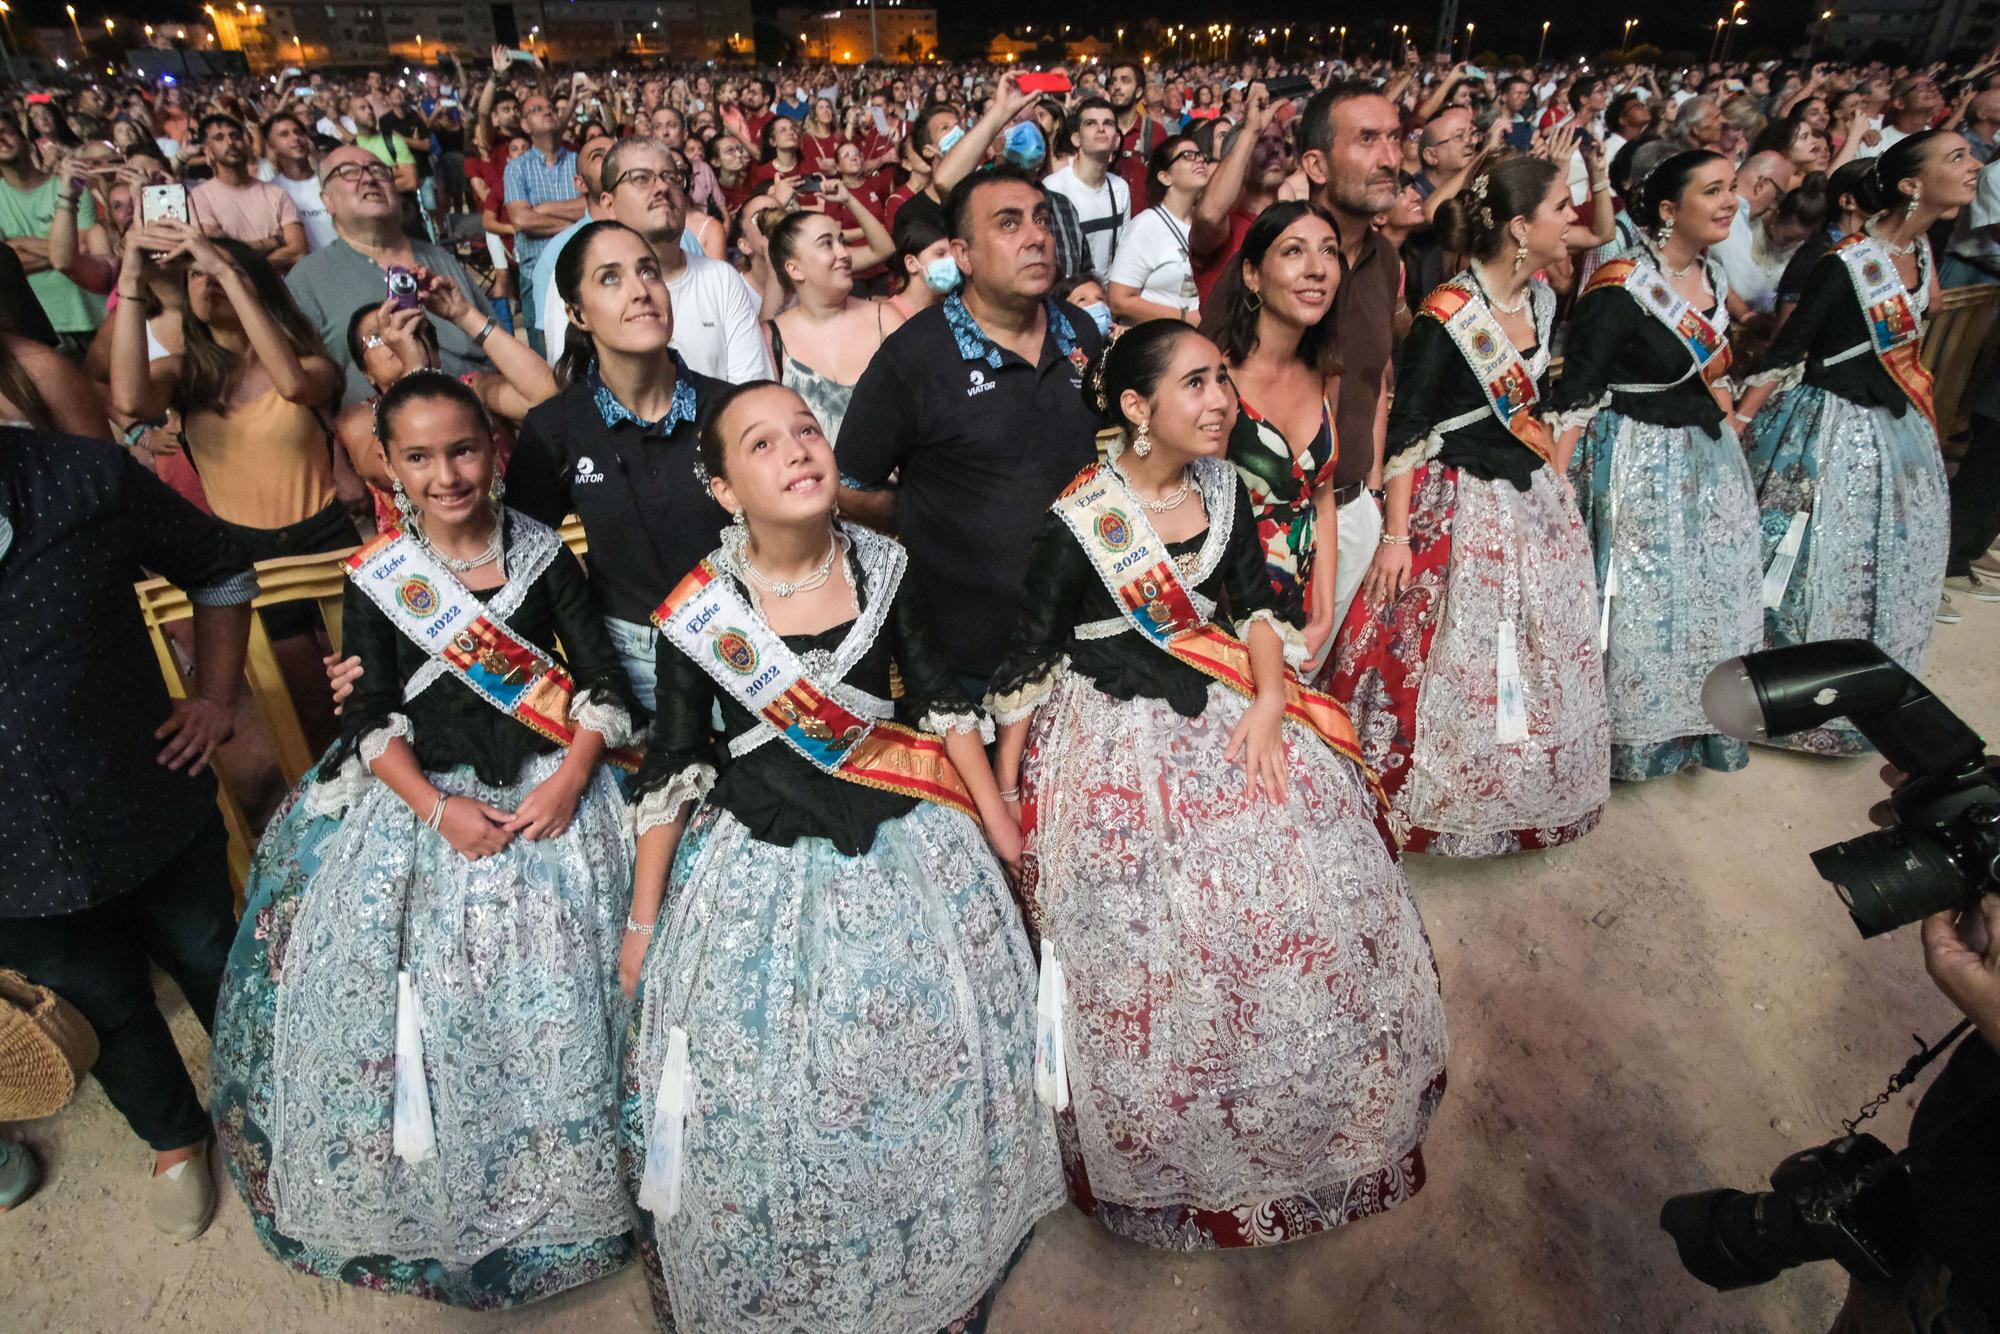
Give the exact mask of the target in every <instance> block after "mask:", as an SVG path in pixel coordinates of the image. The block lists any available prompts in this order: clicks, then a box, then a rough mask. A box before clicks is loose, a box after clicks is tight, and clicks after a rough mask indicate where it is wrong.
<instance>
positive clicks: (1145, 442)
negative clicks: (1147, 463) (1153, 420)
mask: <svg viewBox="0 0 2000 1334" xmlns="http://www.w3.org/2000/svg"><path fill="white" fill-rule="evenodd" d="M1132 452H1133V453H1134V454H1137V455H1138V456H1139V457H1140V458H1142V459H1143V458H1145V457H1146V456H1147V455H1148V454H1150V453H1152V452H1153V442H1152V441H1151V440H1149V439H1147V438H1146V423H1144V422H1140V423H1139V433H1138V434H1137V435H1135V436H1133V437H1132Z"/></svg>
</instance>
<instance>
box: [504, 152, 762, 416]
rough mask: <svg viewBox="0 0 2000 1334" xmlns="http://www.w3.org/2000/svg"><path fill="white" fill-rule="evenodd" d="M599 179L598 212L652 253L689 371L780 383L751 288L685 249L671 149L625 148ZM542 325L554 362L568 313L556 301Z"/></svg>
mask: <svg viewBox="0 0 2000 1334" xmlns="http://www.w3.org/2000/svg"><path fill="white" fill-rule="evenodd" d="M600 174H601V178H602V186H603V188H602V189H601V190H600V191H599V193H598V196H597V199H596V202H595V205H594V207H593V209H592V212H593V213H598V214H603V215H605V216H608V217H610V218H613V219H615V220H616V221H618V222H621V223H624V224H625V225H626V226H627V227H630V228H631V229H632V230H633V231H635V232H637V233H639V235H641V236H643V237H645V238H646V243H647V244H648V245H650V246H652V248H653V254H654V256H655V257H657V258H658V259H659V261H660V277H661V279H662V280H663V281H665V283H666V285H667V299H668V301H669V302H670V308H671V310H672V312H673V322H674V336H673V349H674V351H676V352H678V353H680V354H681V359H682V360H683V361H685V362H686V363H687V364H688V368H689V369H690V370H693V371H695V372H697V373H699V374H702V375H707V376H711V377H713V378H714V379H717V380H726V381H728V382H729V383H731V384H743V383H745V382H746V381H749V380H769V379H774V378H776V377H775V376H774V375H773V373H772V370H771V350H770V346H769V344H768V343H766V342H765V339H764V331H763V328H762V326H761V325H759V323H758V321H757V316H758V314H759V311H760V309H761V303H760V302H759V301H758V299H757V296H756V294H755V293H754V292H752V291H751V290H750V284H749V283H747V282H745V281H744V280H743V275H742V274H740V273H738V272H737V271H736V270H735V269H734V268H733V267H731V266H730V265H728V264H725V263H724V262H722V261H721V260H719V259H710V258H708V257H707V256H706V255H691V254H689V253H688V252H687V250H686V249H685V248H683V247H682V245H681V234H682V232H683V231H685V230H686V224H687V182H686V181H684V180H682V179H681V178H680V177H679V176H678V175H676V174H675V172H674V169H673V157H672V155H671V154H670V153H669V152H668V150H667V147H666V146H665V145H664V144H662V143H660V142H659V141H657V140H654V139H640V138H633V139H626V140H623V141H621V142H620V143H619V144H618V146H617V147H615V148H613V149H612V150H611V151H610V152H609V153H608V154H606V155H605V158H604V165H603V166H602V167H601V168H600ZM572 244H574V243H573V242H572ZM551 276H553V275H551ZM542 318H543V323H542V331H543V339H544V342H543V346H544V349H545V350H546V351H547V352H548V353H549V360H550V361H552V362H553V361H554V360H555V359H556V358H557V357H560V356H561V355H562V348H563V344H564V341H565V340H566V338H567V337H568V333H569V313H568V311H567V310H565V309H564V308H563V303H562V301H561V299H560V298H559V297H553V296H552V299H551V300H550V302H549V303H548V306H547V307H546V308H544V310H543V312H542Z"/></svg>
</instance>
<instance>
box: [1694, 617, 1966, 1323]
mask: <svg viewBox="0 0 2000 1334" xmlns="http://www.w3.org/2000/svg"><path fill="white" fill-rule="evenodd" d="M1702 705H1703V708H1704V709H1705V710H1706V711H1707V713H1708V716H1709V719H1710V721H1711V722H1713V723H1714V724H1715V725H1716V726H1717V727H1718V728H1720V729H1721V730H1722V731H1724V732H1727V733H1728V734H1730V735H1731V736H1736V737H1740V738H1742V739H1744V740H1749V741H1764V740H1768V739H1769V738H1770V737H1773V736H1783V735H1786V734H1788V733H1792V732H1797V731H1802V730H1804V729H1806V728H1809V727H1817V726H1819V725H1820V724H1821V723H1824V722H1826V721H1827V720H1828V719H1830V718H1837V717H1842V716H1845V717H1847V718H1848V719H1849V720H1850V721H1851V722H1852V723H1853V724H1854V726H1855V728H1856V729H1857V730H1859V731H1860V732H1861V734H1862V735H1863V736H1865V737H1867V738H1868V740H1869V741H1870V742H1872V743H1873V744H1874V746H1875V748H1876V749H1877V750H1879V751H1880V752H1881V753H1882V756H1883V758H1884V759H1886V760H1888V761H1889V763H1890V764H1891V765H1893V766H1895V767H1896V768H1897V769H1899V770H1901V771H1902V772H1903V773H1905V774H1907V775H1909V777H1908V781H1906V782H1904V783H1903V784H1902V785H1901V786H1899V787H1898V788H1897V789H1896V791H1895V792H1894V794H1893V795H1892V796H1891V798H1890V808H1891V810H1893V811H1894V813H1895V822H1894V824H1893V825H1891V826H1890V827H1889V828H1886V829H1878V830H1875V831H1873V832H1871V833H1867V834H1863V835H1861V836H1860V837H1858V838H1851V839H1848V840H1847V841H1845V842H1842V843H1836V844H1833V845H1832V846H1831V847H1826V848H1821V849H1820V850H1819V851H1817V852H1815V853H1813V854H1812V860H1813V866H1814V868H1815V869H1817V870H1818V871H1819V873H1820V875H1821V876H1822V877H1824V878H1825V879H1826V880H1828V881H1830V882H1832V884H1833V886H1834V888H1835V890H1836V891H1837V892H1838V893H1839V894H1840V897H1841V900H1842V902H1844V903H1845V904H1846V905H1847V910H1848V912H1849V914H1850V915H1851V916H1852V917H1853V918H1854V924H1855V926H1856V927H1857V928H1859V929H1860V931H1861V934H1862V935H1863V936H1877V935H1880V934H1882V933H1883V932H1885V931H1893V930H1894V929H1896V928H1897V927H1899V926H1905V925H1908V924H1909V923H1911V922H1917V921H1921V920H1922V919H1924V918H1925V917H1928V916H1930V915H1931V914H1932V913H1935V912H1940V911H1943V910H1945V909H1949V908H1954V907H1964V906H1971V905H1973V904H1976V902H1977V900H1978V899H1979V897H1980V896H1981V895H1983V894H1989V893H1993V892H1994V891H1995V889H1996V886H2000V782H1996V781H1995V779H1994V775H1993V773H1992V771H1991V769H1990V768H1989V767H1988V764H1987V760H1986V743H1985V741H1984V740H1983V739H1981V737H1980V736H1979V735H1978V733H1976V732H1974V731H1973V730H1972V729H1971V728H1969V727H1967V726H1966V725H1965V724H1964V723H1963V722H1962V721H1960V719H1959V718H1958V716H1957V715H1956V714H1954V713H1952V711H1951V710H1950V709H1947V708H1946V707H1945V706H1944V705H1943V704H1942V703H1941V702H1939V700H1938V698H1937V697H1936V696H1935V695H1933V694H1931V692H1930V691H1929V690H1926V689H1925V688H1924V686H1923V684H1922V683H1921V682H1919V681H1918V680H1917V679H1916V678H1915V677H1913V676H1911V675H1910V674H1909V673H1908V672H1907V671H1905V670H1904V669H1903V668H1901V667H1900V666H1898V665H1897V664H1896V663H1895V662H1893V661H1891V660H1890V658H1889V656H1888V655H1887V654H1885V653H1883V652H1882V650H1881V649H1879V648H1877V647H1876V646H1875V645H1873V644H1871V643H1868V642H1867V641H1865V640H1855V639H1847V640H1833V641H1829V642H1825V643H1818V644H1801V645H1798V646H1796V647H1792V648H1782V649H1772V650H1770V651H1768V652H1764V653H1752V654H1750V655H1748V656H1746V657H1742V658H1735V659H1732V660H1730V661H1729V662H1725V663H1723V664H1722V665H1721V666H1720V667H1717V668H1716V669H1715V670H1714V671H1713V672H1711V673H1710V674H1709V677H1708V680H1707V681H1706V682H1705V683H1704V684H1703V686H1702ZM1943 1045H1944V1044H1940V1046H1939V1048H1937V1049H1936V1050H1942V1049H1943ZM1934 1054H1935V1051H1933V1052H1930V1053H1925V1054H1923V1060H1928V1059H1929V1057H1930V1055H1934ZM1923 1060H1917V1061H1913V1062H1912V1063H1911V1064H1910V1065H1909V1066H1906V1067H1905V1069H1904V1072H1903V1073H1902V1074H1901V1075H1899V1076H1898V1078H1899V1080H1904V1081H1907V1079H1908V1078H1909V1077H1912V1076H1914V1074H1915V1071H1916V1070H1917V1069H1919V1068H1921V1065H1922V1064H1923ZM1891 1087H1892V1088H1895V1087H1899V1085H1896V1084H1892V1085H1891ZM1848 1124H1849V1127H1850V1131H1851V1129H1852V1126H1853V1125H1854V1123H1853V1122H1849V1123H1848ZM1660 1226H1661V1228H1662V1229H1664V1230H1665V1231H1666V1232H1667V1234H1668V1235H1669V1236H1671V1237H1672V1238H1673V1239H1674V1246H1675V1248H1676V1249H1677V1250H1678V1251H1679V1252H1680V1257H1681V1263H1682V1264H1683V1265H1684V1266H1686V1268H1687V1271H1688V1272H1689V1273H1690V1274H1692V1275H1694V1277H1696V1278H1698V1279H1700V1280H1701V1281H1702V1282H1704V1283H1706V1284H1708V1285H1709V1286H1710V1287H1713V1288H1716V1289H1718V1290H1720V1291H1728V1290H1730V1289H1733V1288H1743V1287H1749V1286H1751V1285H1753V1284H1757V1283H1767V1282H1769V1281H1770V1280H1771V1279H1773V1278H1775V1277H1777V1276H1778V1275H1779V1274H1780V1273H1782V1272H1783V1271H1785V1270H1787V1269H1790V1268H1792V1267H1793V1266H1795V1265H1801V1264H1806V1263H1808V1262H1810V1261H1814V1260H1834V1261H1837V1262H1838V1263H1839V1264H1840V1265H1841V1266H1842V1267H1843V1268H1844V1269H1846V1270H1847V1271H1848V1272H1849V1273H1851V1274H1853V1275H1855V1276H1856V1277H1857V1278H1862V1279H1873V1280H1878V1281H1879V1280H1887V1279H1890V1278H1891V1277H1893V1276H1894V1275H1896V1274H1897V1273H1898V1272H1899V1271H1900V1270H1901V1269H1902V1268H1903V1267H1904V1265H1905V1263H1906V1261H1907V1260H1908V1259H1909V1257H1910V1244H1911V1239H1912V1238H1913V1237H1914V1236H1915V1235H1916V1233H1917V1227H1916V1210H1915V1208H1914V1207H1913V1204H1912V1192H1911V1189H1910V1169H1909V1162H1908V1153H1907V1151H1906V1152H1905V1153H1902V1154H1897V1153H1892V1152H1891V1151H1890V1150H1889V1148H1888V1146H1886V1145H1885V1144H1883V1143H1882V1141H1881V1140H1878V1139H1876V1138H1875V1137H1874V1136H1873V1135H1860V1134H1853V1133H1849V1134H1848V1135H1846V1136H1843V1137H1842V1138H1839V1139H1835V1140H1831V1141H1829V1142H1827V1143H1825V1144H1822V1145H1820V1146H1818V1147H1817V1148H1812V1149H1806V1150H1804V1151H1803V1152H1800V1153H1795V1154H1793V1155H1792V1156H1791V1157H1789V1158H1787V1159H1785V1160H1784V1161H1783V1162H1782V1163H1779V1164H1778V1167H1777V1169H1776V1170H1775V1171H1773V1172H1772V1173H1771V1189H1770V1190H1768V1191H1763V1192H1760V1193H1757V1194H1746V1193H1745V1192H1743V1191H1737V1190H1708V1191H1701V1192H1697V1193H1695V1194H1690V1195H1677V1196H1675V1197H1674V1198H1672V1199H1670V1200H1668V1201H1667V1202H1666V1204H1665V1205H1664V1206H1663V1207H1662V1208H1661V1210H1660Z"/></svg>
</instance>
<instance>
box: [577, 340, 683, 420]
mask: <svg viewBox="0 0 2000 1334" xmlns="http://www.w3.org/2000/svg"><path fill="white" fill-rule="evenodd" d="M673 358H674V401H673V402H672V403H670V404H668V405H667V415H666V416H664V417H662V418H660V420H658V421H650V422H649V421H647V420H646V419H645V418H643V417H641V416H640V415H639V414H638V413H636V412H634V411H632V409H630V408H628V407H626V406H625V405H624V404H623V403H621V402H619V401H618V396H617V395H616V394H614V393H612V392H611V391H610V390H609V389H607V388H605V386H604V380H603V379H602V378H601V377H600V376H599V375H598V373H597V367H596V366H592V367H591V368H590V390H591V399H592V401H593V402H595V403H596V404H597V415H598V416H600V417H602V418H603V419H604V424H605V425H606V426H616V425H618V423H620V422H631V423H632V424H633V425H634V426H636V427H638V428H639V429H640V430H642V431H644V432H646V433H647V434H648V435H672V434H673V433H674V428H675V427H676V426H679V425H680V424H682V423H683V422H686V423H688V424H690V425H692V424H693V422H694V420H695V418H696V417H697V416H698V415H699V414H700V412H701V404H700V402H699V401H698V400H697V399H696V398H695V392H694V383H693V381H691V380H690V379H688V368H687V363H686V362H685V361H682V360H681V354H680V353H678V352H675V353H673Z"/></svg>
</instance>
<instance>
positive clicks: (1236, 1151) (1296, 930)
mask: <svg viewBox="0 0 2000 1334" xmlns="http://www.w3.org/2000/svg"><path fill="white" fill-rule="evenodd" d="M1248 707H1249V701H1247V700H1245V699H1243V697H1241V696H1240V695H1237V694H1236V693H1235V692H1233V691H1231V690H1229V689H1228V688H1227V687H1225V686H1223V685H1220V684H1214V685H1211V686H1210V687H1209V690H1208V702H1207V707H1206V710H1205V711H1204V713H1203V714H1202V716H1201V717H1198V718H1183V717H1182V716H1181V715H1179V714H1178V713H1176V712H1174V711H1173V709H1172V708H1170V707H1169V706H1168V705H1166V704H1165V703H1163V702H1161V701H1158V700H1150V699H1143V698H1141V699H1135V700H1129V701H1118V700H1113V699H1112V698H1110V697H1109V696H1107V695H1105V694H1104V693H1102V692H1101V691H1099V690H1098V689H1096V688H1095V687H1094V686H1093V685H1092V684H1091V683H1090V682H1089V681H1088V680H1085V679H1084V678H1082V677H1078V676H1073V675H1066V676H1064V677H1063V678H1061V680H1060V681H1058V683H1057V684H1056V686H1055V690H1054V693H1053V695H1052V696H1051V697H1050V699H1049V700H1048V702H1047V703H1046V705H1045V706H1044V707H1043V708H1042V709H1041V710H1040V712H1038V713H1037V714H1036V716H1035V722H1034V726H1033V729H1032V731H1031V733H1030V749H1029V753H1028V759H1027V763H1026V765H1025V767H1024V769H1023V772H1022V787H1023V792H1024V800H1025V801H1026V802H1027V803H1028V804H1029V805H1030V806H1032V808H1033V809H1034V811H1035V824H1034V830H1033V833H1032V835H1031V838H1030V840H1029V845H1028V855H1029V857H1030V858H1031V859H1032V860H1033V863H1034V867H1035V876H1036V879H1035V905H1036V908H1037V910H1038V919H1039V920H1040V921H1041V922H1042V924H1043V927H1044V930H1045V932H1046V938H1047V939H1049V940H1051V941H1053V942H1054V945H1055V950H1056V955H1057V957H1058V958H1060V959H1061V960H1062V964H1063V971H1064V976H1065V978H1066V980H1067V982H1068V993H1069V995H1068V1007H1067V1009H1066V1011H1065V1033H1066V1036H1067V1040H1068V1046H1067V1056H1068V1063H1069V1079H1070V1092H1071V1098H1072V1102H1071V1109H1072V1111H1073V1112H1074V1114H1075V1119H1076V1133H1077V1139H1078V1144H1079V1145H1080V1147H1081V1149H1082V1153H1083V1157H1084V1162H1085V1164H1086V1167H1087V1170H1088V1172H1089V1176H1090V1185H1091V1190H1092V1193H1093V1194H1095V1195H1096V1196H1098V1197H1099V1198H1100V1199H1104V1200H1109V1201H1113V1202H1116V1203H1119V1204H1127V1205H1135V1206H1160V1205H1170V1204H1187V1205H1190V1206H1193V1207H1196V1208H1200V1209H1212V1210H1220V1209H1231V1208H1235V1207H1237V1206H1238V1205H1241V1204H1243V1203H1245V1202H1248V1201H1266V1200H1270V1199H1273V1198H1276V1197H1282V1196H1288V1195H1295V1194H1316V1195H1330V1194H1338V1193H1339V1192H1340V1190H1341V1188H1342V1186H1343V1185H1344V1184H1345V1183H1348V1182H1351V1181H1355V1180H1359V1179H1362V1178H1368V1177H1372V1176H1375V1175H1376V1174H1379V1173H1381V1172H1383V1171H1384V1170H1385V1169H1391V1168H1394V1167H1395V1166H1396V1165H1397V1164H1399V1163H1401V1162H1402V1161H1403V1159H1404V1158H1405V1157H1406V1156H1407V1155H1408V1154H1409V1153H1410V1152H1411V1150H1413V1149H1414V1148H1416V1147H1417V1146H1418V1144H1419V1143H1421V1141H1422V1139H1423V1135H1424V1131H1425V1127H1426V1124H1427V1121H1428V1111H1427V1110H1426V1107H1425V1104H1424V1093H1425V1090H1426V1089H1428V1088H1429V1087H1430V1086H1431V1085H1432V1083H1433V1082H1434V1081H1435V1080H1436V1078H1437V1077H1438V1075H1439V1073H1440V1071H1442V1069H1443V1068H1444V1061H1445V1028H1444V1009H1443V1004H1442V1001H1441V999H1440V997H1439V994H1438V980H1437V971H1436V967H1435V964H1434V963H1433V961H1432V957H1431V949H1430V942H1429V940H1428V939H1427V938H1426V937H1425V935H1424V930H1423V923H1422V921H1421V920H1420V919H1419V917H1418V914H1417V909H1416V905H1415V904H1414V903H1413V902H1412V901H1411V899H1410V894H1409V889H1408V887H1407V885H1406V884H1405V883H1404V880H1403V874H1402V871H1401V869H1400V868H1399V867H1398V865H1397V864H1396V862H1395V861H1394V860H1393V859H1392V858H1391V856H1390V855H1389V852H1388V850H1387V848H1386V847H1385V846H1384V843H1383V840H1382V836H1381V834H1380V832H1379V831H1378V829H1377V828H1376V825H1375V821H1374V809H1375V806H1374V798H1373V797H1372V796H1371V795H1370V793H1369V791H1368V788H1367V785H1366V783H1365V781H1364V779H1363V778H1362V776H1361V773H1360V770H1359V768H1358V767H1357V766H1356V765H1354V764H1353V763H1352V762H1350V761H1349V760H1347V759H1345V758H1344V757H1341V756H1339V755H1337V754H1336V753H1335V752H1334V751H1332V750H1331V749H1330V748H1328V747H1327V746H1326V745H1325V744H1324V743H1322V742H1321V741H1319V740H1317V739H1316V738H1309V737H1306V736H1303V735H1301V734H1299V733H1297V732H1295V731H1294V730H1293V729H1292V728H1289V727H1288V728H1286V729H1284V734H1285V753H1286V762H1287V763H1286V768H1287V773H1288V776H1289V781H1290V791H1289V795H1288V797H1287V798H1286V802H1285V804H1284V805H1283V806H1282V807H1278V806H1273V805H1271V804H1270V803H1269V802H1266V801H1261V800H1252V799H1251V798H1250V796H1249V794H1248V792H1247V791H1246V788H1247V782H1246V776H1245V773H1244V770H1243V767H1242V765H1241V764H1240V763H1231V762H1230V761H1228V760H1226V759H1224V758H1223V752H1224V750H1225V749H1226V747H1227V742H1228V737H1229V733H1230V730H1231V729H1232V728H1233V727H1234V726H1235V725H1236V723H1237V722H1238V721H1239V720H1240V719H1241V718H1242V716H1243V714H1244V711H1245V710H1246V709H1247V708H1248Z"/></svg>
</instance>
